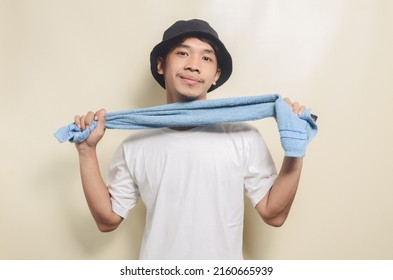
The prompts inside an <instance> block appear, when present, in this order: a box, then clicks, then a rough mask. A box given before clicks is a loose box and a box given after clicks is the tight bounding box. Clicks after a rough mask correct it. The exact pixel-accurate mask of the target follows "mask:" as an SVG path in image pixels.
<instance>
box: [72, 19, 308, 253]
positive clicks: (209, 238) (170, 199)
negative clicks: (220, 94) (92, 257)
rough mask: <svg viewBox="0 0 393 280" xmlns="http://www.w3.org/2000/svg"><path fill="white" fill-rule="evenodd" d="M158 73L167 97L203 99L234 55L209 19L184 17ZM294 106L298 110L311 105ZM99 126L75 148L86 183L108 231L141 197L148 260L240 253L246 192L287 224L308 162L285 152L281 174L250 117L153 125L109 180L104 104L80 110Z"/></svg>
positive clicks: (158, 50)
mask: <svg viewBox="0 0 393 280" xmlns="http://www.w3.org/2000/svg"><path fill="white" fill-rule="evenodd" d="M151 71H152V74H153V76H154V78H155V79H156V80H157V82H158V83H159V84H160V85H161V86H162V87H163V88H165V90H166V97H167V102H168V103H173V102H185V101H192V100H204V99H206V96H207V94H208V92H210V91H212V90H214V89H216V88H217V87H219V86H221V85H222V84H223V83H224V82H225V81H226V80H227V79H228V78H229V77H230V75H231V72H232V59H231V56H230V54H229V52H228V51H227V49H226V48H225V46H224V44H223V43H222V42H221V41H220V39H219V38H218V35H217V33H216V32H215V31H214V30H213V29H212V28H211V27H210V26H209V24H208V23H207V22H204V21H201V20H189V21H178V22H176V23H175V24H173V25H172V26H171V27H169V28H168V29H167V30H166V31H165V33H164V36H163V40H162V42H161V43H159V44H158V45H157V46H156V47H155V48H154V49H153V51H152V52H151ZM286 101H287V103H288V105H289V106H291V107H292V109H293V111H294V112H295V113H296V114H300V113H301V112H302V111H303V110H304V107H303V106H300V105H299V104H298V103H297V102H295V103H291V102H290V100H289V99H286ZM93 119H95V120H97V121H98V125H97V128H96V129H95V130H94V131H93V133H92V134H91V135H90V136H89V137H88V138H87V140H86V141H85V142H82V143H79V144H76V148H77V151H78V154H79V160H80V170H81V178H82V185H83V189H84V193H85V196H86V199H87V203H88V205H89V208H90V210H91V213H92V215H93V217H94V219H95V221H96V223H97V226H98V228H99V229H100V230H101V231H104V232H107V231H112V230H114V229H116V228H117V227H118V226H119V224H120V223H121V221H122V220H123V219H124V218H126V217H127V215H128V213H129V211H130V210H131V209H132V208H133V207H134V206H135V204H136V203H137V201H138V200H139V198H142V200H143V202H144V204H145V205H146V209H147V213H146V215H147V217H146V227H145V233H144V238H143V243H142V247H141V252H140V258H141V259H242V232H243V216H244V205H243V203H244V201H243V194H244V192H245V193H246V194H247V196H248V197H249V198H250V199H251V201H252V203H253V205H254V206H255V208H256V210H257V211H258V213H259V214H260V216H261V217H262V219H263V220H264V221H265V222H266V223H268V224H269V225H272V226H281V225H282V224H283V223H284V221H285V220H286V218H287V216H288V213H289V210H290V207H291V204H292V202H293V200H294V197H295V193H296V190H297V188H298V183H299V178H300V173H301V169H302V162H303V159H302V158H294V157H285V158H284V160H283V164H282V167H281V170H280V172H279V174H278V175H277V173H276V169H275V166H274V163H273V161H272V158H271V156H270V153H269V150H268V148H267V147H266V145H265V143H264V141H263V139H262V137H261V135H260V134H259V133H258V131H257V130H256V129H254V128H253V127H251V126H249V125H247V124H245V123H226V124H217V125H209V126H201V127H181V128H164V129H152V130H146V131H142V132H140V133H138V134H137V135H135V136H131V137H129V138H127V139H126V140H125V141H124V142H123V143H122V144H121V145H120V147H119V148H118V150H117V152H116V153H115V155H114V157H113V159H112V161H111V163H110V166H109V171H108V180H107V182H106V183H107V185H106V184H105V183H104V181H103V179H102V176H101V174H100V171H99V165H98V161H97V155H96V147H97V144H98V142H99V141H100V140H101V138H102V137H103V135H104V132H105V110H100V111H98V112H96V113H92V112H89V113H88V114H87V115H85V116H76V117H75V123H76V124H77V125H78V126H79V127H80V128H81V129H82V130H84V129H86V128H87V127H88V126H89V125H90V124H91V122H92V120H93Z"/></svg>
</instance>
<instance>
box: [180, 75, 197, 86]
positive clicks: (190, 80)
mask: <svg viewBox="0 0 393 280" xmlns="http://www.w3.org/2000/svg"><path fill="white" fill-rule="evenodd" d="M179 77H180V79H182V81H184V82H185V83H186V84H188V85H196V84H199V83H202V81H201V80H200V79H198V78H196V77H194V76H190V75H179Z"/></svg>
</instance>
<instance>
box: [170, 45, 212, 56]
mask: <svg viewBox="0 0 393 280" xmlns="http://www.w3.org/2000/svg"><path fill="white" fill-rule="evenodd" d="M176 48H185V49H191V46H190V45H187V44H183V43H181V44H179V45H177V46H176ZM203 51H204V52H205V53H212V54H215V52H214V49H213V48H211V49H204V50H203Z"/></svg>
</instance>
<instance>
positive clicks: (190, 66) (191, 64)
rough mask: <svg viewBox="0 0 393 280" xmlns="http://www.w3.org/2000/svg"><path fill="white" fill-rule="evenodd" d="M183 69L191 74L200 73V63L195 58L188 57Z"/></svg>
mask: <svg viewBox="0 0 393 280" xmlns="http://www.w3.org/2000/svg"><path fill="white" fill-rule="evenodd" d="M184 68H185V69H186V70H190V71H192V72H195V71H196V72H198V73H200V72H201V71H200V61H199V60H198V59H197V58H196V57H189V58H188V60H187V63H186V64H185V66H184Z"/></svg>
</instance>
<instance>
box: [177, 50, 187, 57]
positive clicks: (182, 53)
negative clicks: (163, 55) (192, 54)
mask: <svg viewBox="0 0 393 280" xmlns="http://www.w3.org/2000/svg"><path fill="white" fill-rule="evenodd" d="M177 54H178V55H180V56H186V55H187V53H186V52H183V51H178V52H177Z"/></svg>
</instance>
